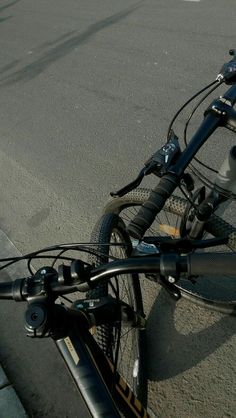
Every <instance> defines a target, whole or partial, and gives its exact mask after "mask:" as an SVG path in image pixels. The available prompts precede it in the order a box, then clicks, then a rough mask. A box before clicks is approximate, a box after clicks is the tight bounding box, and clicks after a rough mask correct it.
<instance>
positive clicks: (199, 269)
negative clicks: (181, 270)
mask: <svg viewBox="0 0 236 418" xmlns="http://www.w3.org/2000/svg"><path fill="white" fill-rule="evenodd" d="M187 264H188V275H190V276H199V275H200V276H203V275H208V274H209V275H211V276H212V275H214V276H222V275H224V276H225V275H229V276H236V254H234V253H205V254H204V253H203V254H197V253H194V254H189V255H188V256H187Z"/></svg>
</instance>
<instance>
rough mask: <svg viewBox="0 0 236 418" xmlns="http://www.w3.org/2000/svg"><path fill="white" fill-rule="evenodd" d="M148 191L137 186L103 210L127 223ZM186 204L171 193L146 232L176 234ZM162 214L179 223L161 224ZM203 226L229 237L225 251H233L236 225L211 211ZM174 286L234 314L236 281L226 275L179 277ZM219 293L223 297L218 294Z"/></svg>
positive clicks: (196, 300) (204, 303) (208, 305)
mask: <svg viewBox="0 0 236 418" xmlns="http://www.w3.org/2000/svg"><path fill="white" fill-rule="evenodd" d="M150 192H151V190H150V189H145V188H139V189H135V190H133V191H132V192H130V193H127V194H126V195H125V196H122V197H115V198H113V199H111V200H110V201H109V202H108V203H107V204H106V206H105V207H104V209H103V213H105V214H108V213H114V214H116V215H119V216H120V217H121V218H122V220H123V221H124V223H125V224H126V225H127V224H128V223H129V222H130V220H131V219H132V218H133V217H134V216H135V214H136V212H137V211H138V208H139V207H140V206H141V205H142V204H143V203H144V202H145V201H146V200H147V199H148V197H149V194H150ZM186 206H187V200H186V199H184V198H181V197H178V196H175V195H172V196H171V197H170V198H169V199H168V200H167V201H166V204H165V206H164V208H163V210H162V211H161V212H160V214H158V216H157V217H156V219H155V221H154V223H153V224H152V226H151V227H150V228H149V230H147V232H146V234H145V235H146V236H148V235H152V236H157V235H164V234H165V235H169V236H172V237H177V232H178V225H179V224H180V221H181V219H182V217H183V215H184V213H185V209H186ZM163 216H164V219H165V222H169V221H170V219H169V218H170V217H171V216H176V217H179V221H178V224H177V221H175V224H174V225H171V226H168V225H165V224H163V223H161V217H163ZM168 228H169V229H168ZM205 229H206V233H208V234H210V235H212V236H214V237H221V236H229V237H230V240H229V244H228V245H227V250H231V251H234V252H235V251H236V228H234V226H232V225H230V224H229V223H228V222H226V221H225V220H224V219H222V218H220V217H219V216H217V215H215V214H214V215H213V216H212V218H211V220H210V221H209V222H208V223H207V224H206V226H205ZM225 248H226V246H224V249H223V250H222V249H221V251H225ZM213 251H216V249H215V248H214V249H213ZM199 282H201V283H199ZM234 283H235V284H234ZM176 286H177V287H178V288H179V290H180V293H181V296H183V297H184V298H186V299H188V300H190V301H191V302H193V303H195V304H197V305H200V306H204V307H206V308H208V309H211V310H215V311H218V312H221V313H224V314H233V315H236V281H235V280H233V279H232V278H228V277H225V278H224V281H223V280H221V281H220V280H219V279H217V282H214V279H212V278H206V277H202V278H200V279H199V281H196V283H195V284H194V283H191V282H190V281H189V280H187V279H180V280H179V281H178V284H177V285H176ZM222 293H223V296H224V297H222V296H221V294H222Z"/></svg>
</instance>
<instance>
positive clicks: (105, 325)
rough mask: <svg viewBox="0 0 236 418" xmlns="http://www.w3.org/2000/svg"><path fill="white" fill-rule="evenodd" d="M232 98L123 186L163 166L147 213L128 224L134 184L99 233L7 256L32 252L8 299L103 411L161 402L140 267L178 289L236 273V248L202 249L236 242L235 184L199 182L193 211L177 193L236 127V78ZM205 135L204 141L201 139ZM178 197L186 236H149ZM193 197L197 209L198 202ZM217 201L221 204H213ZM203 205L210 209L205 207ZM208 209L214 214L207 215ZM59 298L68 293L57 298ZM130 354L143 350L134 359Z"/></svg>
mask: <svg viewBox="0 0 236 418" xmlns="http://www.w3.org/2000/svg"><path fill="white" fill-rule="evenodd" d="M223 81H225V82H227V83H231V82H235V81H236V57H235V56H234V59H233V60H232V61H230V62H229V63H228V64H226V65H225V66H224V69H223V73H222V74H221V76H220V77H217V81H216V82H214V83H213V84H215V83H217V85H218V84H221V83H222V82H223ZM211 85H212V84H211ZM225 99H226V100H227V102H225V101H222V100H221V99H219V100H218V101H216V102H214V105H212V106H210V108H209V109H208V111H207V114H206V117H205V120H204V122H203V124H202V125H201V129H200V131H198V132H197V134H196V135H195V137H194V139H193V140H192V141H191V143H190V145H189V146H188V147H187V148H186V150H185V151H184V152H183V153H181V151H180V149H179V147H178V141H177V139H176V137H175V135H174V134H170V135H169V140H168V143H167V146H166V147H163V148H162V149H161V151H160V152H158V153H157V154H155V155H154V157H152V158H151V160H150V161H149V162H148V163H147V164H146V166H145V169H144V170H143V171H142V172H141V175H140V176H139V178H138V180H137V181H136V182H135V184H134V183H133V184H131V186H130V185H129V186H128V187H126V188H125V190H124V189H123V190H122V191H120V192H119V193H118V194H119V195H121V194H124V192H128V191H129V190H131V188H133V186H135V185H138V182H139V181H140V179H141V178H142V177H143V176H144V174H147V173H151V172H154V174H157V175H158V176H160V175H161V176H162V177H161V180H160V183H159V185H158V186H157V188H156V189H155V190H154V192H153V194H151V196H150V197H149V198H148V201H147V202H148V204H146V203H145V204H144V206H143V207H142V209H141V215H140V213H139V215H138V218H137V217H136V218H135V219H134V220H133V222H132V223H131V224H130V225H129V227H128V233H127V229H126V225H125V223H124V221H123V220H122V219H121V216H120V215H122V212H123V209H124V208H125V207H127V206H130V200H129V199H130V197H131V195H130V194H129V195H127V196H128V197H126V198H125V197H123V198H122V197H118V198H116V199H114V200H113V201H112V203H110V204H109V205H108V206H107V207H106V209H105V211H106V212H109V213H106V214H104V215H103V216H102V218H101V219H100V220H99V221H98V223H97V225H96V227H95V229H94V230H93V233H92V239H91V241H92V242H91V243H87V244H83V245H82V244H79V243H77V244H63V245H58V246H53V247H48V248H45V249H43V250H39V251H36V252H33V253H30V254H26V255H25V256H22V257H15V258H7V259H1V260H0V262H1V263H5V264H4V265H2V266H1V267H0V270H2V269H4V268H6V267H7V266H9V265H11V264H13V263H15V262H18V261H20V260H23V259H24V260H28V268H29V272H30V276H29V277H26V278H22V279H16V280H14V281H13V282H5V283H0V299H13V300H15V301H18V302H20V301H25V302H27V303H28V308H27V310H26V314H25V329H26V332H27V335H28V336H30V337H32V338H44V337H51V338H53V339H54V341H55V342H56V345H57V347H58V349H59V351H60V353H61V355H62V357H63V358H64V360H65V362H66V364H67V366H68V368H69V370H70V372H71V374H72V376H73V378H74V381H75V383H76V385H77V387H78V389H79V391H80V392H81V394H82V397H83V399H84V401H85V403H86V405H87V407H88V410H89V411H90V414H91V416H93V417H97V418H98V417H99V418H101V417H105V416H106V417H119V416H123V415H124V416H126V417H131V418H132V417H149V416H151V412H147V410H146V408H145V407H146V403H147V376H146V370H145V366H146V359H145V323H146V322H145V315H144V312H143V304H142V293H141V289H140V283H139V274H145V276H146V277H147V279H149V280H152V281H155V282H159V283H160V284H161V285H162V286H163V287H164V288H165V289H166V290H167V291H168V292H169V293H170V294H171V295H172V296H173V297H174V298H176V299H179V298H180V296H181V294H182V293H185V289H183V287H181V286H180V285H179V282H180V280H187V279H190V281H195V280H196V279H197V277H198V276H200V275H203V276H204V275H213V276H216V275H217V276H220V277H221V276H222V274H226V275H233V276H235V271H236V255H235V254H234V253H222V252H221V253H216V252H214V251H212V252H209V253H208V252H203V253H198V252H197V250H198V249H208V248H210V249H211V250H212V249H214V248H215V247H216V246H223V245H227V246H229V245H230V246H233V245H234V234H235V230H234V228H233V227H231V226H230V225H229V226H228V224H226V223H225V222H223V223H221V221H219V219H218V218H217V217H216V216H215V215H214V212H215V210H216V208H218V207H219V206H220V205H221V204H222V203H225V201H227V200H228V199H229V195H230V196H231V195H232V191H231V190H230V189H229V190H228V193H226V191H225V189H222V187H221V186H222V184H220V185H219V184H218V185H217V188H216V190H214V193H213V195H211V194H210V195H209V196H208V197H207V198H205V196H203V194H204V193H203V192H201V193H200V192H199V193H198V194H197V195H196V197H195V198H194V202H193V203H194V205H193V203H192V200H191V196H187V197H188V199H189V200H190V202H189V205H190V207H189V210H188V211H187V210H186V208H187V205H188V203H186V202H185V201H184V203H183V199H180V198H178V197H169V196H170V195H172V193H173V191H174V189H175V188H176V187H177V185H178V183H179V180H180V179H183V180H184V187H186V189H187V190H188V191H189V192H190V191H191V188H192V178H191V177H190V176H189V175H184V171H185V168H186V167H187V166H188V164H189V162H190V161H191V159H192V158H193V156H194V154H195V152H196V150H197V149H198V148H199V147H200V146H201V144H202V143H203V142H204V141H206V139H207V138H208V137H209V135H210V134H211V133H212V132H213V130H214V128H215V129H216V127H217V126H219V125H220V123H223V122H224V124H227V127H230V128H231V129H232V127H233V128H234V129H235V126H236V114H235V112H234V110H233V109H232V107H233V104H234V103H235V101H236V87H235V86H233V87H231V89H230V90H229V91H228V92H227V93H226V95H225V96H224V100H225ZM230 101H232V103H231V102H230ZM229 102H230V103H231V104H229ZM213 106H214V107H213ZM234 124H235V125H234ZM209 126H210V128H209ZM169 133H170V130H169ZM200 134H201V135H200ZM197 141H199V142H198V143H197V144H196V142H197ZM163 156H164V158H163ZM232 178H233V175H232ZM167 184H168V187H167ZM160 188H161V189H160ZM160 190H161V194H160ZM131 193H134V192H131ZM202 196H203V197H204V199H202ZM125 199H126V200H125ZM127 199H128V200H127ZM167 199H169V200H167ZM174 202H177V203H178V205H179V206H178V205H177V206H178V208H177V209H176V210H175V211H176V212H177V213H178V212H179V213H180V214H181V215H182V220H183V222H182V224H181V233H182V235H183V236H182V237H181V236H180V238H179V237H177V235H178V233H177V232H175V230H173V229H172V230H171V232H172V233H171V234H167V235H171V239H170V238H169V237H168V239H166V238H163V239H162V238H159V237H157V236H154V237H153V236H151V237H148V236H147V237H144V238H143V235H144V234H145V231H146V230H147V228H148V226H149V225H150V224H151V222H152V221H153V220H154V218H155V216H156V212H157V210H156V209H158V210H161V209H162V208H163V206H164V204H166V208H169V209H170V210H171V211H173V206H174ZM195 202H196V203H195ZM206 202H207V204H206ZM208 202H210V205H208ZM131 203H132V206H133V205H134V204H135V202H134V198H133V197H132V202H131ZM213 203H214V205H213ZM138 205H140V199H139V201H138ZM150 205H151V209H150V208H149V206H150ZM181 205H182V206H181ZM192 206H193V209H194V213H192V211H191V210H190V209H192ZM153 207H155V210H154V209H153ZM209 207H210V208H211V209H212V211H211V213H209ZM199 208H201V212H198V211H197V209H199ZM202 208H203V209H205V208H207V210H205V211H204V210H202ZM111 209H112V210H111ZM195 209H196V213H195ZM115 211H116V212H117V213H118V214H116V213H114V212H115ZM199 213H200V214H201V215H205V217H206V218H207V219H198V218H197V216H199ZM183 215H184V216H183ZM206 215H207V216H206ZM203 218H204V217H203ZM140 219H141V221H140ZM196 219H197V220H196ZM221 225H223V227H222V229H223V232H224V234H223V236H222V233H221V231H222V229H221V228H220V226H221ZM226 226H227V228H229V229H226ZM176 228H177V227H176ZM205 230H206V231H208V230H209V231H210V232H211V233H213V235H215V236H216V237H215V238H209V239H205V237H204V231H205ZM166 231H167V230H166ZM193 233H194V234H193ZM131 234H132V235H135V236H136V237H137V238H138V240H139V239H140V237H141V238H142V241H143V242H141V244H140V243H138V245H136V244H135V245H134V242H132V241H131V239H130V236H131ZM140 245H141V251H140ZM113 250H115V251H114V252H113ZM55 251H56V252H57V253H56V254H54V252H55ZM68 251H82V252H85V253H89V254H90V256H89V259H88V262H87V261H82V259H75V258H74V257H69V256H68V255H67V256H66V255H65V253H66V252H68ZM38 258H41V259H44V258H53V259H54V262H53V265H52V266H51V267H47V266H46V267H41V268H40V269H39V270H38V271H37V272H36V273H34V272H33V270H32V268H31V261H32V260H34V259H38ZM58 260H64V262H65V263H67V264H62V265H60V266H59V267H58V269H56V262H58ZM183 277H184V279H183ZM121 281H122V287H121V284H120V283H121ZM78 292H86V293H87V295H86V298H85V299H78V298H76V299H75V300H74V301H73V302H71V299H68V297H67V296H65V295H68V294H73V293H74V294H75V295H76V296H77V293H78ZM58 298H60V300H61V301H65V302H61V303H56V302H57V301H58ZM68 303H69V305H70V306H69V307H68V306H67V305H68ZM208 304H209V305H210V303H209V301H208ZM219 309H222V310H224V309H227V310H228V312H229V311H230V312H231V313H233V312H234V311H235V305H234V304H233V303H232V302H230V303H225V304H224V305H223V306H222V305H219ZM127 338H129V341H128V340H127ZM126 344H127V345H126ZM129 354H132V355H133V359H132V360H130V358H129ZM123 355H124V356H123ZM127 356H128V357H127Z"/></svg>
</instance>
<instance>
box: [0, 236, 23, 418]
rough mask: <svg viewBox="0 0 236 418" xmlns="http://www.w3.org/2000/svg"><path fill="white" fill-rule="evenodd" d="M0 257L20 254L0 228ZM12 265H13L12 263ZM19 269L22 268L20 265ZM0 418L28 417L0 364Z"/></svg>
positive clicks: (12, 269) (10, 272) (9, 272)
mask: <svg viewBox="0 0 236 418" xmlns="http://www.w3.org/2000/svg"><path fill="white" fill-rule="evenodd" d="M0 253H1V257H2V258H3V257H5V258H6V257H9V256H11V257H14V256H19V255H21V253H20V251H19V250H18V249H17V248H16V247H15V246H14V244H13V243H12V242H11V241H10V240H9V238H8V237H7V235H6V234H5V233H4V232H3V231H2V230H0ZM13 266H14V265H13ZM20 270H23V268H22V267H21V269H20ZM7 271H8V274H9V276H12V277H14V267H13V268H10V269H8V270H7ZM5 280H6V279H5ZM0 418H28V415H27V414H26V411H25V409H24V407H23V405H22V403H21V401H20V399H19V397H18V395H17V393H16V391H15V389H14V387H13V385H12V384H11V383H10V381H9V380H8V378H7V376H6V374H5V371H4V370H3V367H2V366H1V364H0Z"/></svg>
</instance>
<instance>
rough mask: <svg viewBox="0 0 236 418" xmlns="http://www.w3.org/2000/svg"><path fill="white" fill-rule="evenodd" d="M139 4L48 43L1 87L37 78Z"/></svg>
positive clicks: (0, 81)
mask: <svg viewBox="0 0 236 418" xmlns="http://www.w3.org/2000/svg"><path fill="white" fill-rule="evenodd" d="M17 1H20V0H17ZM140 3H143V0H141V1H139V2H137V3H135V4H134V5H132V6H130V7H127V8H126V9H125V10H123V11H121V12H119V13H116V14H114V15H111V16H109V17H107V18H105V19H102V20H100V21H98V22H96V23H94V24H92V25H90V26H89V27H88V29H87V30H85V31H84V32H82V33H77V34H74V32H70V33H68V34H65V35H63V36H60V37H59V38H58V39H57V40H55V41H54V42H48V45H49V47H51V48H50V49H49V50H48V51H46V52H45V53H43V54H42V55H41V56H40V57H39V58H38V59H36V60H35V61H34V62H32V63H30V64H27V65H25V66H24V67H23V68H21V69H20V70H17V71H15V72H13V73H12V74H11V75H9V76H7V77H4V78H2V79H1V80H0V84H1V86H7V85H11V84H14V83H17V82H19V81H29V80H31V79H33V78H35V77H37V76H38V75H39V74H41V73H42V72H43V71H44V70H46V69H47V68H48V66H50V65H51V64H52V63H54V62H55V61H58V60H59V59H61V58H63V57H64V56H66V55H67V54H69V53H71V52H72V51H73V50H74V49H75V48H76V47H78V46H79V45H82V44H84V43H86V42H87V41H89V39H90V38H91V37H92V36H93V35H95V34H96V33H98V32H100V31H102V30H103V29H105V28H107V27H109V26H111V25H114V24H115V23H118V22H119V21H120V20H122V19H124V18H125V17H127V16H129V15H130V14H131V13H132V12H133V11H134V10H136V9H137V8H138V7H139V6H140ZM71 33H72V34H73V36H71ZM66 38H68V39H66ZM63 39H66V40H64V41H63V42H61V40H63ZM58 42H59V43H58ZM44 45H45V44H44ZM46 45H47V43H46ZM3 70H4V69H1V68H0V73H2V72H3Z"/></svg>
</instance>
